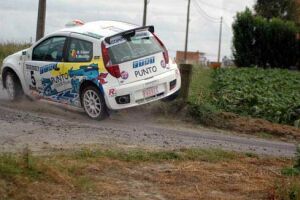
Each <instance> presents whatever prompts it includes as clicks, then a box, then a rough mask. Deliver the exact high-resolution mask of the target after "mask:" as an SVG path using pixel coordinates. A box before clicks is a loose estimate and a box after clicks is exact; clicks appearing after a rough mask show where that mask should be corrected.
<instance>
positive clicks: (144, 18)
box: [143, 0, 149, 26]
mask: <svg viewBox="0 0 300 200" xmlns="http://www.w3.org/2000/svg"><path fill="white" fill-rule="evenodd" d="M148 3H149V0H144V16H143V26H146V24H147V9H148V8H147V7H148Z"/></svg>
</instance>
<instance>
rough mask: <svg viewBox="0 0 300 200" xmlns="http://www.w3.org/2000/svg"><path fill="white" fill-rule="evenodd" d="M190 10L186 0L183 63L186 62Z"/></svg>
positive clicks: (189, 4)
mask: <svg viewBox="0 0 300 200" xmlns="http://www.w3.org/2000/svg"><path fill="white" fill-rule="evenodd" d="M190 8H191V0H188V7H187V17H186V33H185V48H184V63H186V62H187V51H188V41H189V25H190Z"/></svg>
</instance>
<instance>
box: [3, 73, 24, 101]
mask: <svg viewBox="0 0 300 200" xmlns="http://www.w3.org/2000/svg"><path fill="white" fill-rule="evenodd" d="M4 80H5V89H6V91H7V94H8V98H9V100H11V101H17V100H20V99H21V97H22V96H23V95H24V92H23V88H22V85H21V82H20V80H19V78H18V76H17V75H16V74H15V73H13V72H10V71H9V72H7V73H6V75H5V79H4Z"/></svg>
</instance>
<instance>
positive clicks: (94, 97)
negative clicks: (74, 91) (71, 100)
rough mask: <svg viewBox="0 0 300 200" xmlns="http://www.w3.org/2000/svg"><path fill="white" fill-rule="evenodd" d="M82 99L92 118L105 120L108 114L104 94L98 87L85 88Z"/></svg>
mask: <svg viewBox="0 0 300 200" xmlns="http://www.w3.org/2000/svg"><path fill="white" fill-rule="evenodd" d="M81 101H82V106H83V108H84V110H85V112H86V114H87V115H88V116H89V117H91V118H92V119H97V120H103V119H105V118H106V117H107V116H108V115H107V108H106V104H105V100H104V98H103V95H102V94H101V93H100V92H99V90H98V89H97V88H96V87H94V86H88V87H86V88H85V89H83V92H82V98H81Z"/></svg>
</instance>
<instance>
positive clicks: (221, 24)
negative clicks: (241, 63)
mask: <svg viewBox="0 0 300 200" xmlns="http://www.w3.org/2000/svg"><path fill="white" fill-rule="evenodd" d="M222 31H223V17H221V21H220V34H219V50H218V63H220V60H221V48H222Z"/></svg>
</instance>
